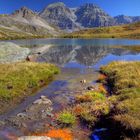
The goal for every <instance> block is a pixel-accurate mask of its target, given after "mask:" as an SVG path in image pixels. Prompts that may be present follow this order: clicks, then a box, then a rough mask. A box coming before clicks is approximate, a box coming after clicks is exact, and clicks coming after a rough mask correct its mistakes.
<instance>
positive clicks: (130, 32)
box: [63, 22, 140, 39]
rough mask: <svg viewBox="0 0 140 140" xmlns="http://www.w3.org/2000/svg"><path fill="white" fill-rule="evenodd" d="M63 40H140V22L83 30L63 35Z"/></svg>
mask: <svg viewBox="0 0 140 140" xmlns="http://www.w3.org/2000/svg"><path fill="white" fill-rule="evenodd" d="M63 37H65V38H135V39H140V22H137V23H133V24H126V25H120V26H110V27H100V28H99V27H98V28H93V29H84V30H81V31H76V32H73V33H71V34H66V35H63Z"/></svg>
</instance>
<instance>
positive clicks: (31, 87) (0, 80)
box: [0, 62, 59, 112]
mask: <svg viewBox="0 0 140 140" xmlns="http://www.w3.org/2000/svg"><path fill="white" fill-rule="evenodd" d="M58 72H59V70H58V68H57V67H56V66H54V65H52V64H46V63H40V64H39V63H33V62H21V63H12V64H0V112H2V111H3V110H4V109H6V107H7V106H8V105H9V104H10V103H11V104H17V103H19V102H21V100H23V99H24V97H26V96H29V95H30V94H32V93H33V92H34V91H35V90H37V89H39V88H40V87H42V86H44V85H47V83H49V82H50V81H51V80H52V79H53V76H54V74H57V73H58ZM3 107H4V108H3Z"/></svg>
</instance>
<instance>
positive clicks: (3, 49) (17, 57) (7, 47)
mask: <svg viewBox="0 0 140 140" xmlns="http://www.w3.org/2000/svg"><path fill="white" fill-rule="evenodd" d="M29 53H30V50H29V49H28V48H21V47H20V46H18V45H16V44H14V43H11V42H0V63H8V62H17V61H22V60H25V59H26V57H27V55H28V54H29Z"/></svg>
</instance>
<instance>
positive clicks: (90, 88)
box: [87, 86, 95, 91]
mask: <svg viewBox="0 0 140 140" xmlns="http://www.w3.org/2000/svg"><path fill="white" fill-rule="evenodd" d="M87 90H91V91H93V90H95V87H94V86H88V87H87Z"/></svg>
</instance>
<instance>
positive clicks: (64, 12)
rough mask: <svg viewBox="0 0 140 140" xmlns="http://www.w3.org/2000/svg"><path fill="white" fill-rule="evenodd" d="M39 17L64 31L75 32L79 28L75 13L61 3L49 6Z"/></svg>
mask: <svg viewBox="0 0 140 140" xmlns="http://www.w3.org/2000/svg"><path fill="white" fill-rule="evenodd" d="M39 15H40V16H41V17H42V18H44V19H45V20H46V21H48V22H49V23H50V24H53V25H55V26H57V27H59V28H60V29H62V30H64V29H66V30H73V29H74V28H75V27H76V26H77V25H76V23H75V15H74V14H73V12H72V11H71V10H70V8H68V7H67V6H66V5H65V4H64V3H61V2H58V3H53V4H50V5H48V6H47V7H46V8H45V9H44V10H43V11H42V12H41V13H40V14H39Z"/></svg>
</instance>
